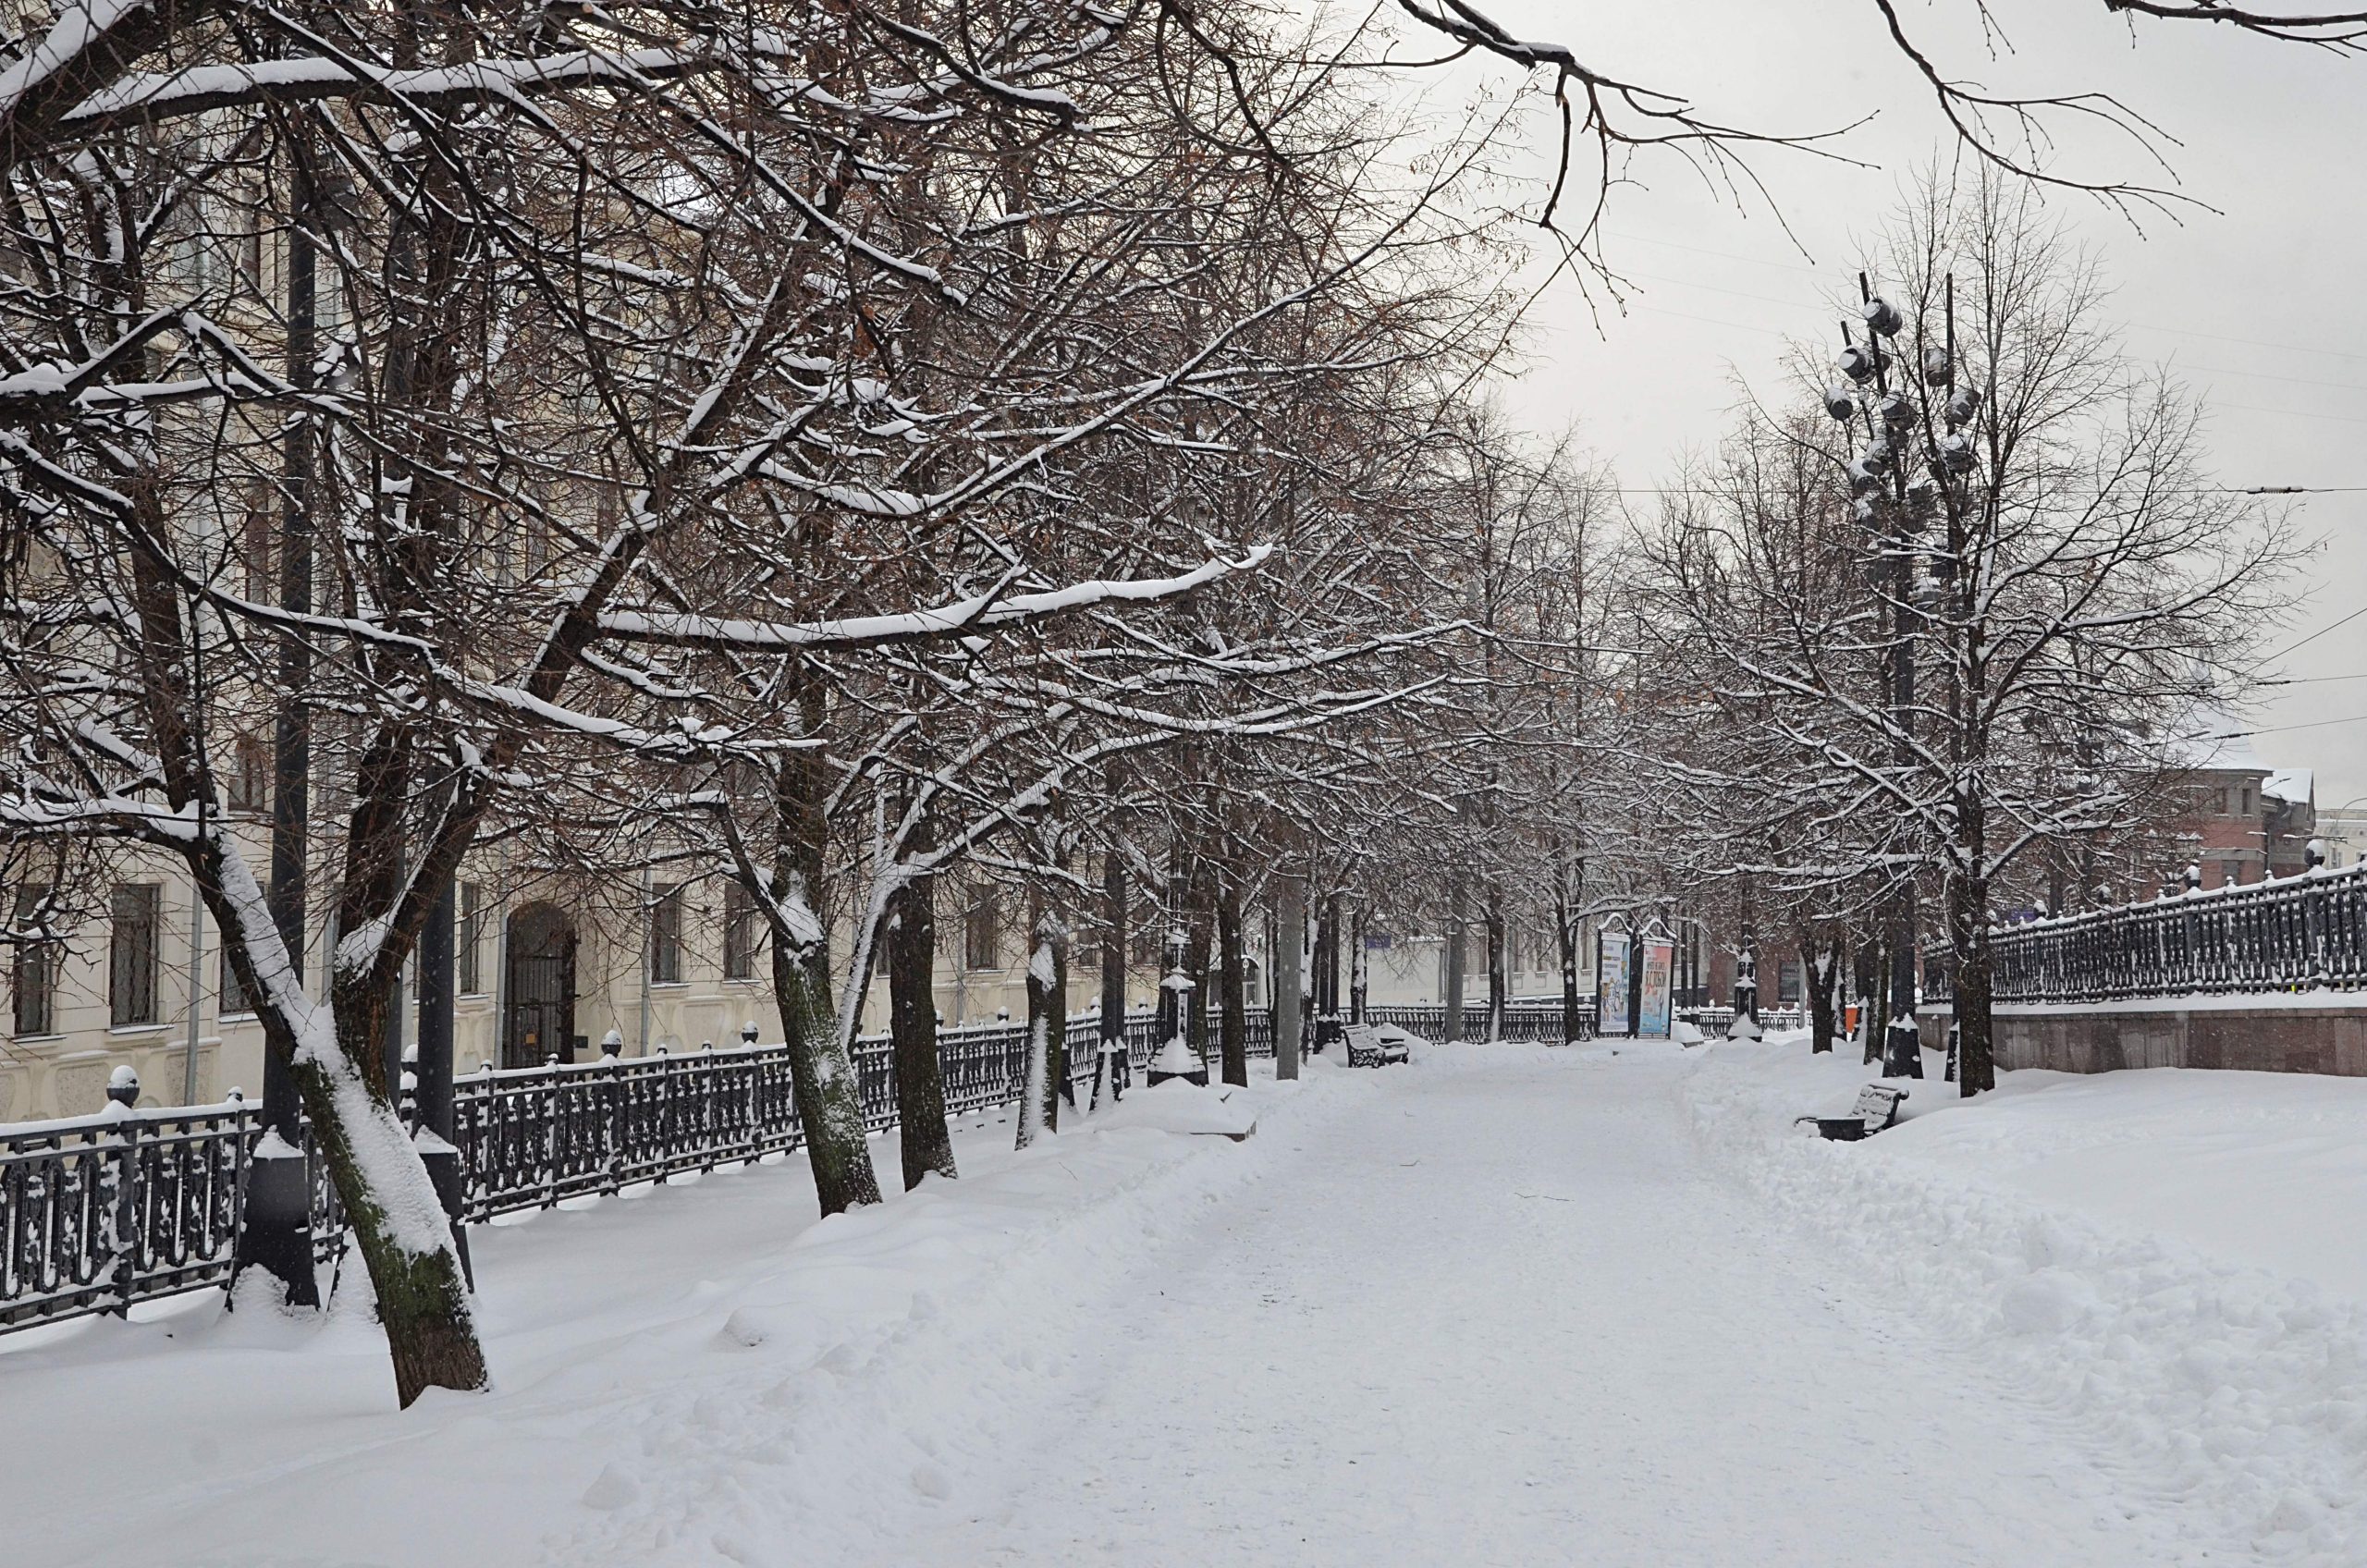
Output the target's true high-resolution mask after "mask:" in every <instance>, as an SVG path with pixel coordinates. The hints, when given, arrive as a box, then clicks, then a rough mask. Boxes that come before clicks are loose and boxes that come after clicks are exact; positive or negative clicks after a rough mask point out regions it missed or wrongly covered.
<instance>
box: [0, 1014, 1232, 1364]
mask: <svg viewBox="0 0 2367 1568" xmlns="http://www.w3.org/2000/svg"><path fill="white" fill-rule="evenodd" d="M1247 1023H1248V1041H1247V1043H1248V1047H1249V1053H1250V1054H1251V1055H1252V1056H1271V1055H1272V1054H1273V1049H1274V1047H1273V1035H1272V1030H1271V1027H1270V1021H1269V1017H1268V1015H1267V1013H1266V1012H1265V1011H1263V1010H1262V1009H1253V1010H1252V1011H1250V1013H1249V1015H1248V1019H1247ZM1156 1035H1157V1021H1156V1019H1155V1017H1154V1015H1152V1014H1149V1013H1134V1014H1129V1015H1128V1017H1127V1019H1126V1028H1125V1037H1126V1047H1127V1055H1128V1058H1129V1060H1130V1062H1131V1063H1132V1065H1134V1067H1136V1068H1140V1067H1142V1066H1143V1065H1145V1064H1146V1063H1147V1061H1148V1060H1149V1058H1150V1055H1151V1052H1152V1050H1153V1049H1154V1047H1155V1046H1156V1044H1157V1040H1156ZM1067 1037H1068V1068H1069V1077H1070V1082H1071V1085H1072V1087H1073V1090H1074V1091H1076V1092H1077V1093H1079V1094H1083V1093H1085V1092H1086V1089H1087V1086H1088V1085H1089V1084H1090V1083H1091V1080H1092V1077H1093V1072H1094V1067H1095V1060H1096V1058H1097V1057H1098V1054H1099V1049H1100V1039H1101V1021H1100V1018H1099V1016H1098V1014H1094V1013H1085V1014H1082V1015H1080V1016H1078V1017H1076V1018H1073V1019H1072V1020H1071V1021H1070V1023H1069V1028H1068V1036H1067ZM1218 1037H1219V1027H1218V1023H1217V1019H1216V1016H1215V1013H1214V1011H1213V1010H1211V1012H1210V1016H1209V1023H1208V1049H1209V1052H1210V1054H1211V1056H1213V1055H1214V1054H1215V1051H1216V1049H1217V1040H1218ZM1026 1052H1027V1040H1026V1026H1025V1025H1024V1023H1008V1022H1002V1023H989V1024H978V1025H970V1026H966V1027H961V1028H950V1029H945V1030H942V1031H940V1032H939V1034H938V1059H939V1060H940V1062H941V1063H942V1064H943V1069H944V1073H945V1093H946V1109H947V1110H948V1111H949V1112H950V1113H951V1114H954V1115H967V1114H971V1113H974V1112H976V1111H981V1110H986V1109H991V1108H993V1107H995V1106H998V1105H1007V1104H1010V1103H1012V1101H1014V1100H1015V1099H1017V1097H1018V1095H1019V1089H1020V1085H1021V1084H1022V1082H1023V1080H1024V1074H1025V1072H1026V1067H1027V1054H1026ZM855 1066H856V1071H857V1073H858V1075H859V1078H860V1092H861V1095H862V1099H863V1108H864V1116H865V1121H866V1123H867V1124H868V1125H869V1126H870V1127H871V1128H872V1129H873V1130H874V1131H884V1130H885V1129H887V1128H889V1127H892V1126H894V1125H895V1124H896V1103H895V1088H894V1080H893V1070H892V1065H891V1062H890V1059H889V1042H888V1041H887V1040H886V1039H885V1038H871V1037H866V1038H865V1039H863V1040H860V1041H858V1042H857V1044H856V1047H855ZM453 1131H454V1133H455V1137H454V1140H453V1141H454V1143H455V1144H456V1145H458V1147H459V1149H460V1169H461V1175H462V1194H463V1196H462V1204H463V1208H462V1213H463V1217H464V1218H465V1219H469V1220H471V1221H483V1220H486V1219H492V1218H493V1217H494V1216H496V1215H498V1214H507V1213H512V1212H515V1211H517V1210H520V1209H526V1208H536V1207H548V1206H549V1205H552V1204H556V1203H558V1202H559V1201H560V1200H561V1199H564V1198H570V1197H578V1196H583V1195H586V1194H597V1193H613V1192H616V1191H617V1190H619V1188H621V1187H625V1186H630V1185H632V1184H633V1183H635V1182H663V1181H665V1180H666V1179H667V1178H668V1176H672V1175H676V1174H680V1173H681V1172H685V1171H691V1170H714V1169H715V1168H716V1167H717V1166H720V1165H730V1164H742V1163H746V1162H748V1161H751V1160H755V1159H759V1158H763V1157H765V1156H766V1155H769V1154H779V1153H783V1152H786V1151H788V1150H791V1149H794V1148H796V1147H798V1146H799V1145H801V1144H802V1143H803V1141H804V1134H803V1129H802V1128H801V1127H800V1125H799V1123H798V1119H797V1107H796V1101H795V1097H794V1096H793V1095H792V1094H791V1087H790V1076H789V1065H788V1059H787V1053H786V1050H785V1049H784V1047H780V1046H761V1045H760V1046H731V1047H703V1048H701V1049H698V1050H694V1051H678V1052H673V1053H670V1054H668V1053H661V1054H658V1055H656V1056H648V1057H632V1058H624V1059H615V1060H603V1061H597V1062H586V1063H583V1064H581V1065H574V1066H570V1065H565V1064H556V1063H555V1064H553V1065H550V1066H546V1067H537V1068H526V1069H521V1070H518V1071H513V1072H478V1073H472V1074H471V1075H469V1076H468V1077H465V1078H463V1079H461V1080H460V1082H459V1083H458V1084H456V1085H455V1086H454V1093H453ZM262 1135H263V1121H262V1111H261V1108H260V1107H258V1106H256V1105H254V1104H252V1103H251V1102H247V1101H243V1100H239V1099H232V1100H227V1101H225V1102H224V1103H222V1104H220V1105H211V1106H189V1107H178V1108H175V1109H165V1110H129V1109H114V1108H110V1110H109V1111H108V1112H107V1113H106V1114H103V1115H98V1116H88V1117H75V1118H70V1119H67V1120H64V1121H42V1122H27V1123H22V1124H19V1125H18V1126H16V1127H13V1128H6V1129H0V1333H5V1332H6V1331H8V1330H9V1329H23V1328H29V1327H31V1326H32V1325H34V1324H37V1323H50V1322H56V1321H59V1320H61V1319H65V1318H69V1317H88V1316H91V1315H92V1314H96V1313H105V1312H116V1313H120V1312H124V1311H128V1310H129V1308H130V1307H131V1306H132V1305H135V1304H137V1303H140V1302H143V1301H153V1300H155V1299H158V1298H160V1297H164V1296H170V1295H178V1294H179V1293H181V1292H186V1291H192V1290H197V1289H200V1288H202V1287H204V1286H207V1285H214V1284H219V1283H223V1282H225V1281H227V1280H228V1278H229V1276H230V1271H231V1268H232V1265H233V1263H234V1261H235V1259H236V1256H237V1251H238V1238H239V1221H240V1219H241V1218H242V1216H243V1212H244V1207H243V1205H244V1194H245V1192H246V1179H247V1172H248V1168H249V1166H250V1165H251V1163H252V1161H253V1158H254V1149H255V1145H256V1142H257V1141H258V1139H259V1138H260V1137H261V1136H262ZM306 1155H307V1170H308V1174H309V1175H310V1177H311V1181H312V1191H313V1235H314V1238H315V1242H314V1245H315V1250H316V1253H317V1256H319V1258H320V1260H321V1261H322V1262H323V1263H327V1262H329V1261H331V1260H333V1259H335V1258H336V1257H337V1256H338V1255H339V1254H340V1252H341V1251H342V1250H343V1236H342V1232H343V1230H344V1224H343V1218H342V1216H341V1215H340V1213H339V1212H338V1209H337V1197H336V1194H335V1191H334V1189H333V1188H332V1186H331V1184H330V1182H329V1181H328V1177H327V1172H326V1170H325V1168H324V1167H323V1166H322V1164H321V1162H320V1161H319V1160H318V1159H317V1158H313V1157H312V1154H311V1151H310V1149H309V1148H308V1149H307V1150H306Z"/></svg>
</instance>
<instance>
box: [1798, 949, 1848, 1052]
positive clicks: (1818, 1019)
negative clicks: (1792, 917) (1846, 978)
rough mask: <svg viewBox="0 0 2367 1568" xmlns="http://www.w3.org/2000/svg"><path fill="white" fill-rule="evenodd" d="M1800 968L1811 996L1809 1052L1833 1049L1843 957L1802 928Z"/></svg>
mask: <svg viewBox="0 0 2367 1568" xmlns="http://www.w3.org/2000/svg"><path fill="white" fill-rule="evenodd" d="M1800 968H1801V974H1802V975H1803V976H1804V978H1805V979H1806V981H1807V985H1808V993H1809V1052H1810V1054H1815V1053H1818V1052H1823V1051H1830V1050H1831V1049H1833V1036H1834V1007H1833V998H1834V991H1835V989H1836V988H1837V987H1838V986H1839V985H1840V982H1841V955H1840V953H1839V951H1838V950H1837V949H1835V948H1834V945H1833V944H1832V943H1830V942H1828V941H1825V940H1824V939H1823V938H1822V937H1819V936H1818V935H1817V933H1816V932H1815V931H1814V930H1813V929H1811V928H1809V927H1808V926H1805V925H1804V926H1802V927H1801V928H1800Z"/></svg>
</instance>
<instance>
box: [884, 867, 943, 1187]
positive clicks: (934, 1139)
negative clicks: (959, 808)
mask: <svg viewBox="0 0 2367 1568" xmlns="http://www.w3.org/2000/svg"><path fill="white" fill-rule="evenodd" d="M916 837H917V838H918V842H917V843H916V844H915V845H914V848H916V849H919V850H922V851H926V849H927V848H928V847H929V845H928V840H927V838H926V829H925V828H924V829H922V830H920V832H919V833H918V834H917V835H916ZM936 885H937V878H936V877H935V876H930V875H928V874H926V873H923V874H921V875H919V876H914V877H913V878H912V880H910V881H909V882H907V883H905V884H904V886H903V887H902V888H900V889H898V891H897V893H896V895H895V898H894V900H893V901H892V902H891V903H890V905H889V916H888V1031H889V1036H890V1045H891V1047H892V1049H893V1051H894V1062H895V1073H896V1121H897V1126H898V1129H899V1133H898V1142H899V1144H900V1145H901V1147H902V1150H903V1165H904V1189H905V1191H907V1192H910V1191H911V1190H912V1189H913V1188H914V1187H917V1186H919V1185H920V1184H921V1178H922V1177H924V1176H926V1175H929V1174H930V1173H932V1172H934V1173H935V1174H937V1175H939V1176H944V1177H948V1178H950V1177H953V1176H956V1175H958V1174H960V1172H959V1171H957V1170H955V1169H954V1163H953V1139H952V1136H951V1134H950V1133H949V1132H948V1131H947V1128H946V1124H945V1074H944V1072H943V1069H942V1066H941V1064H940V1063H939V1061H938V1053H937V990H936V970H937V890H936Z"/></svg>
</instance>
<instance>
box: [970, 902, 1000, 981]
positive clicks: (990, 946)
mask: <svg viewBox="0 0 2367 1568" xmlns="http://www.w3.org/2000/svg"><path fill="white" fill-rule="evenodd" d="M1001 946H1002V925H1001V922H1000V919H999V918H998V917H997V913H996V910H995V900H994V895H993V894H991V893H983V894H980V895H979V897H978V899H977V901H976V902H975V903H973V904H971V906H970V907H969V908H968V909H967V910H966V911H964V912H963V915H962V962H963V967H964V968H968V969H998V968H1000V967H1001V963H1002V955H1001V953H1000V951H999V949H1000V948H1001Z"/></svg>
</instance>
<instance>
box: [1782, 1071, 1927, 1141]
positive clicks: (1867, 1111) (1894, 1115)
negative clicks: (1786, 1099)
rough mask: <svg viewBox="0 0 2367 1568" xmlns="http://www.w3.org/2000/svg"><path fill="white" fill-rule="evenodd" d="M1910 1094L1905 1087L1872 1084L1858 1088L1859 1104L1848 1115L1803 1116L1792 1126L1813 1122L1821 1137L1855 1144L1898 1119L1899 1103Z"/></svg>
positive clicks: (1801, 1125) (1802, 1125) (1806, 1124)
mask: <svg viewBox="0 0 2367 1568" xmlns="http://www.w3.org/2000/svg"><path fill="white" fill-rule="evenodd" d="M1906 1097H1907V1091H1906V1090H1905V1089H1894V1088H1892V1087H1891V1086H1890V1085H1889V1084H1867V1085H1866V1086H1865V1087H1864V1088H1862V1089H1860V1090H1858V1103H1857V1104H1856V1105H1855V1106H1854V1107H1852V1108H1851V1109H1850V1111H1849V1114H1848V1115H1846V1116H1803V1117H1801V1118H1800V1119H1799V1120H1798V1121H1796V1122H1794V1123H1793V1125H1794V1126H1796V1127H1807V1126H1810V1125H1813V1126H1814V1127H1815V1128H1816V1131H1817V1135H1818V1136H1819V1137H1821V1138H1832V1139H1834V1140H1835V1141H1837V1142H1840V1143H1845V1144H1848V1143H1855V1142H1857V1141H1858V1139H1860V1138H1870V1137H1872V1136H1873V1135H1874V1134H1875V1133H1879V1132H1882V1131H1883V1129H1884V1128H1886V1127H1889V1126H1890V1125H1891V1124H1892V1123H1894V1122H1895V1121H1897V1120H1898V1102H1899V1101H1901V1100H1903V1099H1905V1098H1906Z"/></svg>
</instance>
